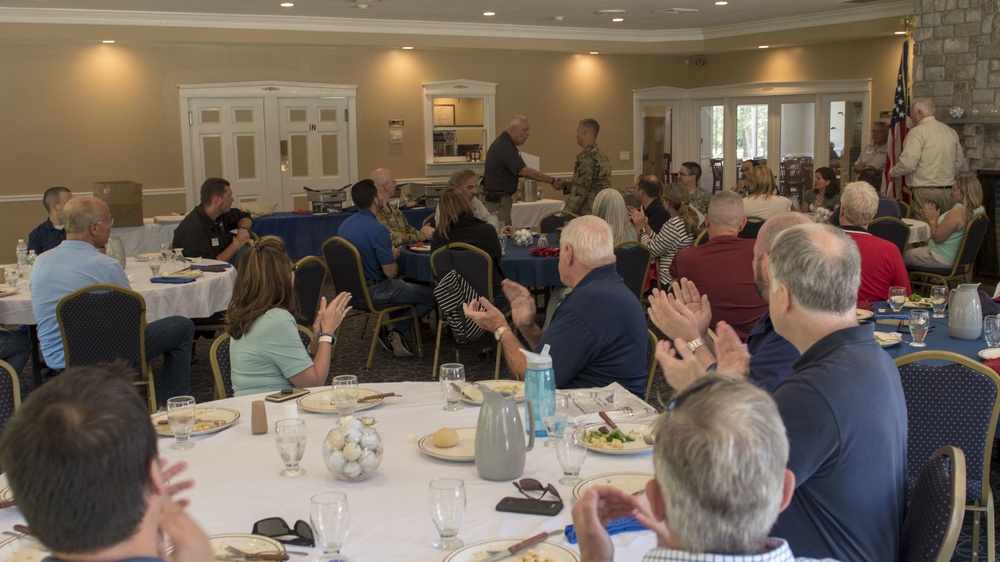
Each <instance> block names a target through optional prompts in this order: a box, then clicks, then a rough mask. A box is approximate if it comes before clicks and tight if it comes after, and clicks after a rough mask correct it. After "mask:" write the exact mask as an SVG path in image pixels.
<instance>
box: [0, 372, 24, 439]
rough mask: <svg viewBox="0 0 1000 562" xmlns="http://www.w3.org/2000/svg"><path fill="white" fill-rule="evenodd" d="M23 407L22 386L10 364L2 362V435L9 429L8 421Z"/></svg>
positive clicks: (0, 428)
mask: <svg viewBox="0 0 1000 562" xmlns="http://www.w3.org/2000/svg"><path fill="white" fill-rule="evenodd" d="M20 406H21V385H20V383H19V382H18V379H17V373H16V372H15V371H14V368H13V367H11V366H10V363H8V362H6V361H3V360H0V435H3V430H4V428H5V427H7V420H9V419H10V417H11V416H13V415H14V412H15V411H16V410H17V409H18V408H19V407H20Z"/></svg>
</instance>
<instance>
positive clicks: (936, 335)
mask: <svg viewBox="0 0 1000 562" xmlns="http://www.w3.org/2000/svg"><path fill="white" fill-rule="evenodd" d="M879 309H885V312H884V313H879V312H877V313H876V314H893V312H892V309H891V308H889V305H888V304H887V303H885V302H878V303H873V304H872V311H873V312H874V311H877V310H879ZM910 310H912V307H909V306H904V307H903V310H901V311H900V312H899V313H900V314H909V312H910ZM933 314H934V312H933V311H931V329H930V331H928V332H927V337H925V338H924V342H925V343H926V344H927V346H926V347H913V346H912V345H910V342H911V341H913V339H912V338H911V337H910V330H909V328H906V327H902V328H900V327H899V322H900V320H883V322H882V323H879V322H876V323H875V331H876V332H898V333H899V334H900V335H901V336H902V337H903V341H902V342H901V343H898V344H894V345H890V346H888V347H883V349H885V351H886V353H888V354H889V356H890V357H892V358H893V359H897V358H899V357H903V356H904V355H909V354H911V353H916V352H918V351H951V352H953V353H957V354H959V355H964V356H965V357H968V358H969V359H972V360H973V361H979V362H982V361H983V360H982V359H981V358H980V357H979V352H980V351H982V350H984V349H986V347H987V345H986V339H985V338H984V337H983V335H982V334H979V339H975V340H960V339H957V338H953V337H951V335H950V334H949V333H948V318H947V317H945V318H934V316H933ZM946 314H947V312H946Z"/></svg>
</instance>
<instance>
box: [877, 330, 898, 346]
mask: <svg viewBox="0 0 1000 562" xmlns="http://www.w3.org/2000/svg"><path fill="white" fill-rule="evenodd" d="M875 341H877V342H878V344H879V345H881V346H882V347H892V346H894V345H896V344H898V343H900V342H902V341H903V336H902V335H900V334H899V333H898V332H875Z"/></svg>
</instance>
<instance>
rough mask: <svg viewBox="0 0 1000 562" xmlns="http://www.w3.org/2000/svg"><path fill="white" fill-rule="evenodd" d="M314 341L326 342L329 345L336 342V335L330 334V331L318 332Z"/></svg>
mask: <svg viewBox="0 0 1000 562" xmlns="http://www.w3.org/2000/svg"><path fill="white" fill-rule="evenodd" d="M316 341H318V342H320V343H328V344H330V345H333V344H335V343H337V336H335V335H334V334H332V333H330V332H320V333H319V334H318V335H317V336H316Z"/></svg>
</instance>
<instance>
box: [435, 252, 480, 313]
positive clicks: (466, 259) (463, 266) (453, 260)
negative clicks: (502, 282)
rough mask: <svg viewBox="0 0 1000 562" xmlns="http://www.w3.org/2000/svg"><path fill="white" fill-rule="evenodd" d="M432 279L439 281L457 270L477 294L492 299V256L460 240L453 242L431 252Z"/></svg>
mask: <svg viewBox="0 0 1000 562" xmlns="http://www.w3.org/2000/svg"><path fill="white" fill-rule="evenodd" d="M431 269H432V271H434V279H435V280H436V281H439V282H440V281H441V280H442V279H444V277H445V276H446V275H448V273H450V272H451V271H452V270H455V271H458V274H459V275H461V276H462V279H464V280H465V282H466V283H468V284H469V285H470V286H471V287H472V289H473V290H474V291H475V292H476V294H477V295H482V296H484V297H486V298H488V299H490V301H491V302H492V301H493V297H494V296H495V295H494V294H493V269H494V268H493V258H491V257H490V255H489V254H487V253H486V252H484V251H482V250H480V249H479V248H476V247H475V246H472V245H470V244H465V243H462V242H453V243H451V244H448V245H447V246H445V247H443V248H439V249H437V250H435V251H434V253H433V254H431Z"/></svg>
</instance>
